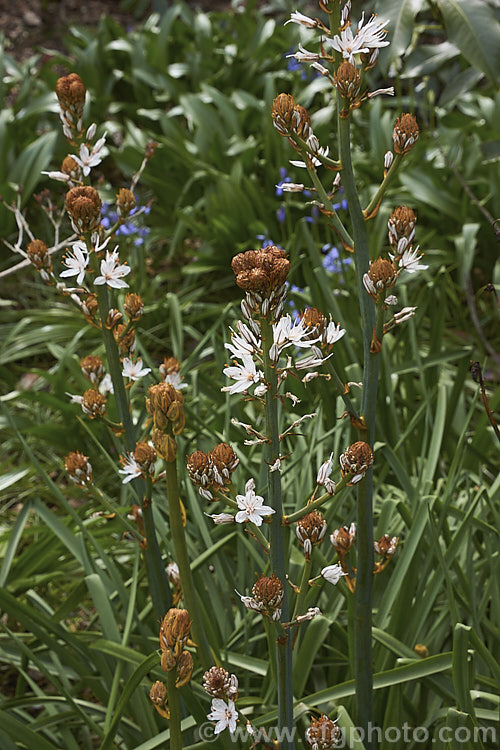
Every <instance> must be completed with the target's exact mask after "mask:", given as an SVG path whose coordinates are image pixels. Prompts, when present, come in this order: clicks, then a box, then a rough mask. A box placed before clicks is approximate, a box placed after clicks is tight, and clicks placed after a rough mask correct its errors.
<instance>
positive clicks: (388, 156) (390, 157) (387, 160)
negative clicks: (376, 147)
mask: <svg viewBox="0 0 500 750" xmlns="http://www.w3.org/2000/svg"><path fill="white" fill-rule="evenodd" d="M393 161H394V154H393V153H392V151H386V152H385V154H384V169H390V166H391V164H392V162H393Z"/></svg>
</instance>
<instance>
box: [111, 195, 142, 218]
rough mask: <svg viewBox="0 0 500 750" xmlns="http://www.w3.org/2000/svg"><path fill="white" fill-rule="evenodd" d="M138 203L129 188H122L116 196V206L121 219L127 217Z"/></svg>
mask: <svg viewBox="0 0 500 750" xmlns="http://www.w3.org/2000/svg"><path fill="white" fill-rule="evenodd" d="M136 205H137V201H136V199H135V195H134V194H133V192H132V191H131V190H128V188H120V190H119V191H118V195H117V196H116V208H117V211H118V216H119V217H120V219H126V218H127V216H128V215H129V213H130V212H131V211H132V209H133V208H135V207H136Z"/></svg>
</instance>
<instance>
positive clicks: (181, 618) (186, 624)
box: [160, 607, 191, 659]
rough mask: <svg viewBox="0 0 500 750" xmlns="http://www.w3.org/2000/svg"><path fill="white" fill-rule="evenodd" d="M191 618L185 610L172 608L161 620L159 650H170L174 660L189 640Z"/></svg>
mask: <svg viewBox="0 0 500 750" xmlns="http://www.w3.org/2000/svg"><path fill="white" fill-rule="evenodd" d="M190 628H191V618H190V616H189V612H188V611H187V609H176V608H175V607H172V608H171V609H169V610H168V612H167V614H166V615H165V617H164V618H163V621H162V623H161V627H160V648H161V649H162V651H163V650H166V649H171V650H172V651H173V653H174V655H175V658H176V659H177V657H178V656H179V655H180V653H181V652H182V650H183V648H184V645H185V643H186V641H187V639H188V638H189V630H190Z"/></svg>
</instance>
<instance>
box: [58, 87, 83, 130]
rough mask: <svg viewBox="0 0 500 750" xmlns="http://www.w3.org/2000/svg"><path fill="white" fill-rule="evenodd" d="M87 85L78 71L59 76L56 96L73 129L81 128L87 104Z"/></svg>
mask: <svg viewBox="0 0 500 750" xmlns="http://www.w3.org/2000/svg"><path fill="white" fill-rule="evenodd" d="M85 94H86V91H85V86H84V85H83V81H82V79H81V78H80V76H79V75H78V73H70V74H69V75H68V76H62V77H61V78H58V80H57V82H56V96H57V98H58V100H59V106H60V107H61V110H62V114H63V117H64V120H65V123H66V124H67V125H68V126H69V127H70V128H71V129H72V130H73V129H75V130H79V129H81V119H82V117H83V108H84V106H85Z"/></svg>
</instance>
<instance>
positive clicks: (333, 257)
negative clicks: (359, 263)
mask: <svg viewBox="0 0 500 750" xmlns="http://www.w3.org/2000/svg"><path fill="white" fill-rule="evenodd" d="M321 252H322V253H323V254H324V256H325V257H324V258H323V268H324V269H325V271H329V272H330V273H340V272H341V270H342V266H343V265H344V266H348V265H350V264H351V263H352V258H349V257H348V258H341V257H340V253H339V251H338V248H337V247H335V245H332V244H330V243H327V244H326V245H323V247H322V248H321Z"/></svg>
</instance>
